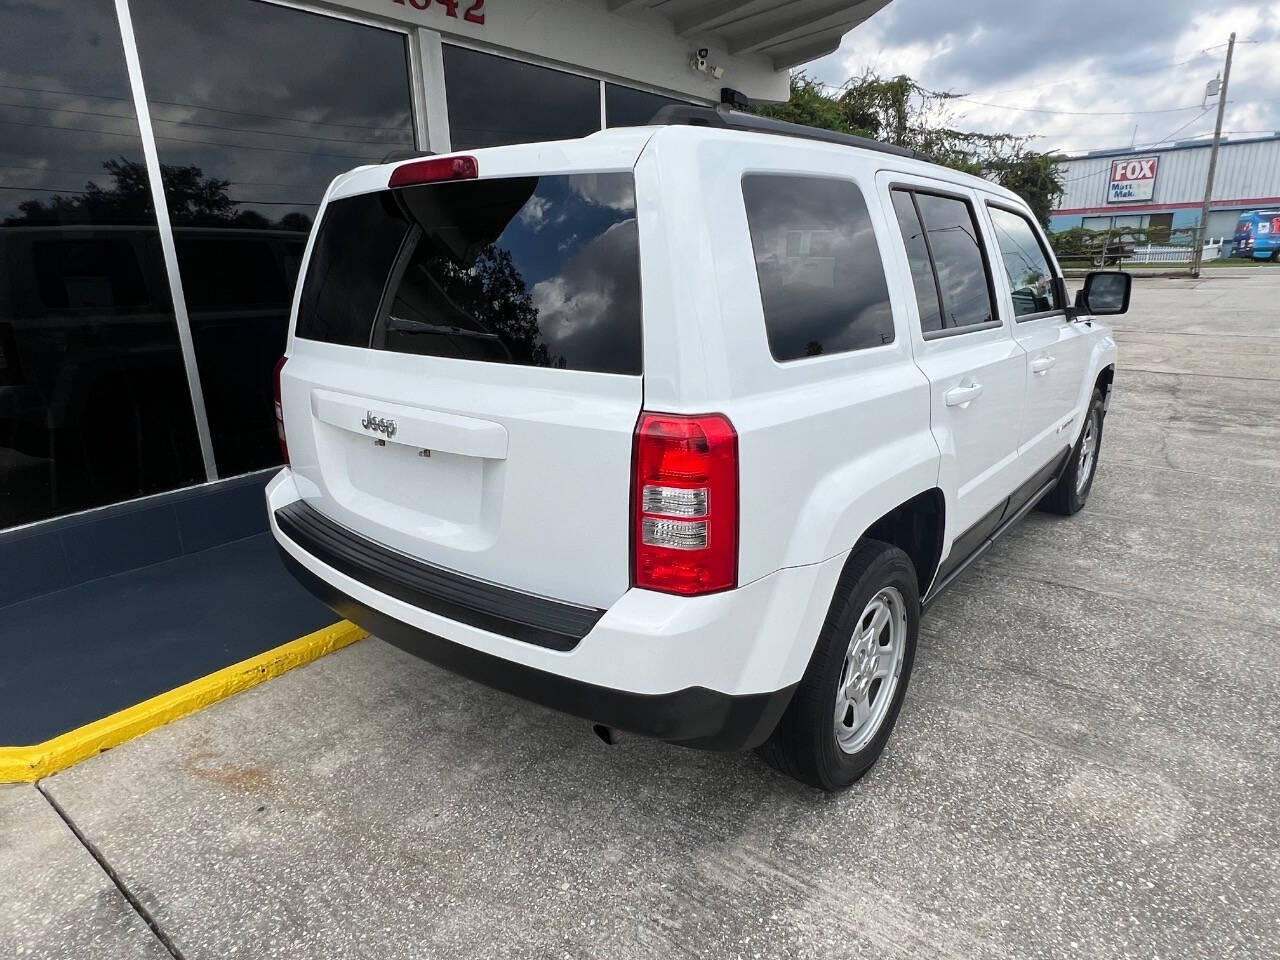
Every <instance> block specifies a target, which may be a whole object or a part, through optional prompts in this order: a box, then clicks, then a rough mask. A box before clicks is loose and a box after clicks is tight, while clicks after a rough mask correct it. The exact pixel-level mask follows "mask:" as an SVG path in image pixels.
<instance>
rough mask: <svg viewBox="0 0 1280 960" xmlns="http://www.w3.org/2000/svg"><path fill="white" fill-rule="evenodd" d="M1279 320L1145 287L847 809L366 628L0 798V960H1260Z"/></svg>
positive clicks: (1270, 716) (1265, 935) (932, 640)
mask: <svg viewBox="0 0 1280 960" xmlns="http://www.w3.org/2000/svg"><path fill="white" fill-rule="evenodd" d="M1277 305H1280V273H1272V272H1270V271H1258V272H1257V274H1251V275H1249V276H1245V277H1235V276H1232V277H1216V276H1209V277H1207V278H1206V279H1204V280H1202V281H1199V282H1192V281H1188V280H1171V279H1167V280H1154V279H1152V280H1143V281H1140V282H1139V284H1138V287H1137V289H1136V290H1135V293H1134V310H1133V312H1132V313H1131V314H1130V315H1129V316H1127V317H1122V318H1119V321H1118V322H1117V323H1116V324H1115V326H1116V328H1117V339H1118V340H1119V341H1120V350H1121V353H1120V371H1119V373H1118V374H1117V377H1116V394H1115V400H1114V403H1113V405H1112V410H1111V414H1110V416H1109V417H1108V419H1107V423H1106V429H1105V434H1104V441H1103V450H1102V456H1101V462H1100V467H1099V473H1098V477H1097V481H1096V483H1095V486H1094V489H1093V493H1092V497H1091V499H1090V502H1089V504H1088V506H1087V508H1086V509H1085V511H1084V512H1083V513H1082V514H1080V515H1078V516H1077V517H1075V518H1071V519H1063V518H1058V517H1051V516H1048V515H1043V514H1038V513H1036V514H1032V515H1031V516H1030V517H1029V518H1028V520H1027V521H1025V522H1024V523H1023V524H1022V525H1021V526H1020V527H1019V528H1017V529H1016V530H1015V531H1013V532H1012V533H1011V534H1010V535H1009V536H1007V537H1006V538H1004V539H1003V540H1002V541H1001V542H1000V543H999V544H997V546H996V547H995V548H994V549H993V550H992V551H991V552H990V553H989V554H988V555H987V557H986V558H985V559H984V560H983V561H982V562H981V563H980V564H979V565H978V566H977V567H976V568H975V569H974V570H972V571H971V572H970V573H969V574H967V575H966V576H965V578H964V579H963V580H962V581H961V582H960V584H959V585H957V587H956V588H955V589H954V590H953V591H951V592H950V593H948V594H947V595H946V596H944V597H943V598H942V599H941V600H940V601H939V602H938V603H937V604H936V605H935V606H934V607H933V608H932V609H931V610H930V612H929V614H928V616H927V617H926V618H925V620H924V623H923V627H922V636H921V648H920V651H919V653H918V655H917V658H916V672H915V676H914V677H913V679H912V683H911V688H910V690H909V692H908V696H907V700H906V703H905V706H904V709H903V711H902V715H901V718H900V720H899V723H898V727H897V730H896V732H895V734H894V738H893V740H892V741H891V743H890V746H889V748H888V750H887V752H886V754H885V756H884V758H883V759H882V760H881V762H880V763H879V765H878V766H877V767H876V768H875V769H874V770H873V771H872V773H871V774H870V775H869V776H868V777H867V778H866V779H865V780H864V781H862V782H861V783H860V784H858V785H856V786H855V787H854V788H853V789H852V790H850V791H849V792H847V793H845V794H843V795H840V796H836V797H829V796H824V795H820V794H818V793H815V792H813V791H810V790H808V789H806V788H803V787H800V786H798V785H796V784H794V783H792V782H790V781H788V780H786V779H784V778H782V777H780V776H778V775H777V774H775V773H773V772H772V771H771V770H770V769H768V768H767V767H765V766H764V765H763V764H762V763H760V762H759V761H758V760H757V759H756V758H754V757H753V756H751V755H741V756H735V755H731V756H725V755H714V754H705V753H698V752H694V751H689V750H682V749H678V748H674V747H668V746H664V745H662V744H657V743H650V742H646V741H643V740H640V739H635V738H632V739H624V740H623V741H622V743H621V744H619V745H618V746H615V747H606V746H605V745H603V744H601V743H600V742H598V741H597V740H596V739H595V738H594V737H593V736H592V735H591V734H590V732H589V730H588V729H587V726H586V724H584V723H582V722H580V721H576V720H572V719H569V718H566V717H562V716H560V715H558V714H555V713H553V712H551V711H549V710H544V709H541V708H538V707H534V706H531V705H528V704H525V703H523V702H521V701H519V700H516V699H513V698H511V697H508V696H505V695H502V694H498V693H494V692H490V691H488V690H486V689H484V688H482V687H479V686H477V685H475V684H473V683H470V682H468V681H465V680H462V679H459V678H457V677H454V676H452V675H450V674H447V673H444V672H442V671H440V670H438V669H436V668H434V667H432V666H430V665H428V664H425V663H422V662H420V661H418V660H415V659H414V658H412V657H410V656H408V655H406V654H404V653H402V652H401V651H399V650H396V649H394V648H392V647H391V646H389V645H386V644H383V643H382V642H380V641H378V640H376V639H370V640H365V641H362V642H360V643H358V644H356V645H354V646H352V647H349V648H347V649H345V650H343V651H340V652H338V653H336V654H334V655H332V656H330V657H327V658H325V659H324V660H321V661H319V662H317V663H315V664H312V665H310V666H308V667H305V668H303V669H300V670H297V671H294V672H293V673H290V674H288V675H286V676H284V677H281V678H279V679H277V680H274V681H272V682H270V683H267V684H265V685H263V686H260V687H257V688H255V689H254V690H252V691H249V692H248V693H245V694H242V695H240V696H238V697H236V698H234V699H232V700H229V701H226V702H223V703H220V704H217V705H215V706H213V707H211V708H209V709H207V710H205V711H203V712H202V713H199V714H196V715H194V716H191V717H188V718H186V719H183V720H181V721H179V722H177V723H174V724H172V725H170V726H168V727H165V728H163V729H160V730H158V731H155V732H153V733H151V734H149V735H147V736H145V737H143V738H141V739H139V740H136V741H133V742H131V743H128V744H126V745H124V746H122V747H118V748H116V749H114V750H112V751H110V752H108V753H105V754H102V755H100V756H99V757H96V758H94V759H92V760H89V761H87V762H85V763H83V764H81V765H79V766H77V767H75V768H72V769H70V770H68V771H65V772H63V773H60V774H58V775H56V776H54V777H52V778H49V779H47V780H45V781H42V782H41V783H40V784H39V785H37V786H20V787H10V788H6V789H0V944H4V943H9V944H13V945H14V946H15V949H13V950H5V951H4V952H5V953H6V954H8V955H13V954H16V955H18V956H39V957H59V958H62V957H99V956H112V957H117V956H119V957H133V956H163V955H166V953H167V952H168V950H166V948H163V947H161V945H160V943H159V941H158V940H157V938H156V934H155V933H154V932H153V929H152V928H151V927H148V925H147V923H145V922H143V920H144V919H145V920H149V921H150V922H151V923H152V924H153V927H154V929H155V930H158V931H160V933H161V934H162V935H163V936H164V937H165V938H166V939H167V940H168V941H169V944H170V948H171V951H172V953H174V954H176V955H178V956H181V957H183V958H186V960H196V958H219V960H221V958H226V957H232V956H242V957H276V956H280V957H291V958H299V957H304V958H305V957H316V958H336V957H376V958H379V960H383V958H385V960H392V958H399V957H404V958H411V957H412V958H422V957H475V956H485V957H493V958H499V957H570V958H595V957H609V958H630V957H658V956H661V957H686V956H687V957H694V956H696V957H779V956H781V957H814V956H822V957H827V958H830V957H862V958H876V957H949V958H965V960H972V958H985V957H992V958H995V957H1001V958H1004V957H1063V956H1070V957H1096V958H1109V960H1110V958H1118V957H1144V958H1145V957H1152V958H1154V957H1161V958H1187V957H1196V958H1199V957H1250V958H1263V957H1275V956H1280V827H1278V824H1280V789H1278V788H1277V784H1278V783H1280V709H1277V706H1278V705H1280V599H1278V598H1277V592H1276V586H1277V582H1278V581H1280V506H1278V505H1277V504H1278V497H1277V494H1280V374H1278V373H1277V370H1280V318H1278V314H1277ZM53 802H56V804H57V807H58V808H59V809H60V810H61V811H62V812H63V813H64V814H65V817H66V819H67V821H68V822H69V823H70V824H73V825H74V827H75V830H76V831H78V832H79V834H80V835H82V836H83V838H84V841H85V844H82V843H81V842H80V841H79V840H78V839H77V837H76V836H75V835H74V834H73V833H72V830H71V827H70V826H68V825H67V823H64V822H63V820H62V819H61V818H60V817H59V816H58V813H57V811H56V810H54V809H53V807H52V806H51V803H53ZM86 844H87V846H86ZM90 851H92V853H93V854H96V856H97V857H98V858H99V860H100V862H101V863H102V864H105V866H106V867H107V868H109V869H110V871H111V873H112V874H114V877H115V878H116V880H117V881H118V884H117V883H113V882H112V881H111V879H110V877H109V876H108V874H107V873H106V872H105V871H104V869H103V867H102V866H100V865H99V863H96V862H95V861H94V859H93V857H92V856H91V853H90ZM121 890H123V891H124V893H122V892H121ZM125 893H127V895H128V897H127V898H126V896H125ZM129 900H132V901H133V906H131V905H130V903H129ZM135 908H136V909H135Z"/></svg>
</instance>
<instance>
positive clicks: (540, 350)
mask: <svg viewBox="0 0 1280 960" xmlns="http://www.w3.org/2000/svg"><path fill="white" fill-rule="evenodd" d="M297 335H298V336H300V337H304V338H307V339H315V340H324V341H327V342H331V343H341V344H345V345H347V346H358V347H366V348H369V349H375V350H389V351H393V352H396V353H412V354H419V355H423V356H437V357H449V358H453V359H460V360H474V361H483V362H490V363H509V364H516V365H520V366H537V367H553V368H558V369H566V370H582V371H589V372H594V373H622V374H638V373H640V370H641V359H642V357H641V353H642V351H641V305H640V251H639V235H638V230H637V227H636V214H635V187H634V182H633V180H632V177H631V174H629V173H600V174H574V175H564V176H546V177H512V178H499V179H491V180H471V181H463V182H459V183H444V184H432V185H426V186H417V187H408V188H404V189H397V190H387V191H382V192H379V193H373V194H364V195H361V196H357V197H349V198H345V199H341V200H335V201H333V202H332V203H330V204H329V208H328V209H327V211H326V213H325V216H324V218H323V220H322V222H321V225H320V229H319V232H318V234H317V236H316V245H315V250H314V251H313V253H312V258H311V262H310V265H309V267H308V269H307V279H306V283H305V285H304V288H303V296H302V299H301V301H300V305H299V313H298V328H297Z"/></svg>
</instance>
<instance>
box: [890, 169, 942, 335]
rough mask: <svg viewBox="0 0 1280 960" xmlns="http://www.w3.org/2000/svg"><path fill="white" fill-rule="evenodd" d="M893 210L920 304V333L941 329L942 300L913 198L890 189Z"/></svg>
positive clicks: (905, 192)
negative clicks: (900, 231)
mask: <svg viewBox="0 0 1280 960" xmlns="http://www.w3.org/2000/svg"><path fill="white" fill-rule="evenodd" d="M893 212H894V213H896V214H897V215H898V227H899V229H901V230H902V242H903V243H904V244H905V245H906V247H907V261H908V263H910V264H911V282H912V283H913V284H914V285H915V288H916V305H917V306H918V307H919V308H920V329H921V330H922V331H923V332H924V333H930V332H932V331H934V330H941V329H942V301H941V300H939V299H938V284H937V282H936V281H935V280H934V278H933V261H932V260H931V259H929V247H928V245H927V244H926V243H925V241H924V227H922V226H921V225H920V215H919V214H918V213H917V212H916V202H915V199H914V198H913V197H912V196H911V194H910V193H908V192H907V191H906V190H894V191H893Z"/></svg>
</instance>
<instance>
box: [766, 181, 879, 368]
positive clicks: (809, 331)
mask: <svg viewBox="0 0 1280 960" xmlns="http://www.w3.org/2000/svg"><path fill="white" fill-rule="evenodd" d="M742 196H743V200H744V202H745V204H746V211H747V223H748V226H749V228H750V232H751V246H752V250H753V251H754V254H755V262H756V276H757V278H758V279H759V282H760V300H761V304H762V306H763V307H764V323H765V332H766V334H767V336H768V340H769V351H770V352H771V353H772V354H773V358H774V359H775V360H778V361H780V362H785V361H788V360H798V359H800V358H802V357H816V356H824V355H829V354H837V353H847V352H849V351H852V350H864V349H866V348H868V347H878V346H881V345H883V344H886V343H892V342H893V338H894V333H893V310H892V307H891V306H890V303H889V287H888V283H887V282H886V281H885V274H884V264H883V262H882V261H881V257H880V248H879V245H878V244H877V243H876V236H875V231H874V229H873V228H872V225H871V217H870V215H869V214H868V213H867V204H866V200H865V199H864V198H863V195H862V191H861V190H860V189H859V188H858V185H857V184H855V183H853V182H852V181H849V180H838V179H833V178H825V177H802V176H788V175H781V174H748V175H747V176H745V177H743V178H742Z"/></svg>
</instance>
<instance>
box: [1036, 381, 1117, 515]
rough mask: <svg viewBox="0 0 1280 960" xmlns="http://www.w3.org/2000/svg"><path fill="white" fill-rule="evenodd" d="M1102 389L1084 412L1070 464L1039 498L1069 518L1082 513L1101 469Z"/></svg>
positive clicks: (1043, 506)
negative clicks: (1041, 497)
mask: <svg viewBox="0 0 1280 960" xmlns="http://www.w3.org/2000/svg"><path fill="white" fill-rule="evenodd" d="M1102 420H1103V415H1102V392H1101V391H1100V390H1094V391H1093V397H1092V398H1091V399H1090V401H1089V410H1088V412H1087V413H1086V414H1085V420H1084V429H1083V430H1081V431H1080V439H1078V440H1077V441H1076V445H1075V447H1073V448H1072V450H1071V453H1070V455H1069V457H1068V459H1067V465H1066V467H1065V468H1064V469H1063V471H1062V476H1061V477H1059V478H1058V485H1057V486H1056V487H1054V488H1053V489H1052V490H1051V491H1049V493H1048V494H1047V495H1046V496H1045V498H1044V499H1043V500H1041V501H1040V503H1039V507H1040V509H1042V510H1047V511H1048V512H1049V513H1058V514H1061V515H1062V516H1064V517H1069V516H1071V515H1072V514H1073V513H1079V512H1080V510H1081V509H1082V508H1083V507H1084V505H1085V501H1086V500H1088V499H1089V491H1090V490H1092V489H1093V478H1094V476H1095V475H1096V474H1097V472H1098V455H1099V454H1100V453H1101V452H1102Z"/></svg>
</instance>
